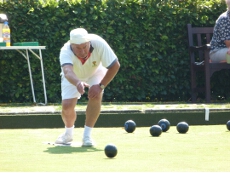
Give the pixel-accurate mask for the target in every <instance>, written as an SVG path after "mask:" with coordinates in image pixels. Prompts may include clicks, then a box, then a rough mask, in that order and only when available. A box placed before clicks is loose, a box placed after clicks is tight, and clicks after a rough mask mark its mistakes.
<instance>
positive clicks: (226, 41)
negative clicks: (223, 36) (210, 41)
mask: <svg viewBox="0 0 230 173" xmlns="http://www.w3.org/2000/svg"><path fill="white" fill-rule="evenodd" d="M224 43H225V45H226V47H228V48H230V40H225V41H224Z"/></svg>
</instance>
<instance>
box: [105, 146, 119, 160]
mask: <svg viewBox="0 0 230 173" xmlns="http://www.w3.org/2000/svg"><path fill="white" fill-rule="evenodd" d="M104 151H105V155H106V156H107V157H109V158H113V157H115V156H116V155H117V147H116V146H115V145H114V144H108V145H106V146H105V149H104Z"/></svg>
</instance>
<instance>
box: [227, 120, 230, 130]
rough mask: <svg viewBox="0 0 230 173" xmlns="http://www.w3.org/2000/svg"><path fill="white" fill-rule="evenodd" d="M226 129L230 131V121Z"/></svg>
mask: <svg viewBox="0 0 230 173" xmlns="http://www.w3.org/2000/svg"><path fill="white" fill-rule="evenodd" d="M226 127H227V129H228V130H230V120H228V122H227V123H226Z"/></svg>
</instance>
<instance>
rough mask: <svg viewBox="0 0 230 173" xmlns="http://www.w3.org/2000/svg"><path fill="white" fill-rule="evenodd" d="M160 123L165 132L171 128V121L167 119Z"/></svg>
mask: <svg viewBox="0 0 230 173" xmlns="http://www.w3.org/2000/svg"><path fill="white" fill-rule="evenodd" d="M158 125H159V126H161V128H162V131H163V132H167V131H168V130H169V128H170V122H169V121H168V120H167V119H161V120H160V121H159V122H158Z"/></svg>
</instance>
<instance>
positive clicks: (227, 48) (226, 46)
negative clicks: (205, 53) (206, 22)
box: [210, 0, 230, 62]
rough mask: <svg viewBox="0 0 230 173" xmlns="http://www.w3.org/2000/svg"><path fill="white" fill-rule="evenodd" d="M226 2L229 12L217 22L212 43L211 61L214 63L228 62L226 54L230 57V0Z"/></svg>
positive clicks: (223, 14) (222, 15)
mask: <svg viewBox="0 0 230 173" xmlns="http://www.w3.org/2000/svg"><path fill="white" fill-rule="evenodd" d="M225 1H226V4H227V11H226V12H224V13H222V14H221V15H220V16H219V17H218V19H217V20H216V24H215V26H214V31H213V37H212V40H211V42H210V45H211V50H210V59H211V60H212V62H223V61H224V62H226V54H229V55H230V0H225Z"/></svg>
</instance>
